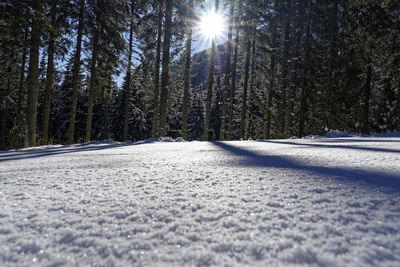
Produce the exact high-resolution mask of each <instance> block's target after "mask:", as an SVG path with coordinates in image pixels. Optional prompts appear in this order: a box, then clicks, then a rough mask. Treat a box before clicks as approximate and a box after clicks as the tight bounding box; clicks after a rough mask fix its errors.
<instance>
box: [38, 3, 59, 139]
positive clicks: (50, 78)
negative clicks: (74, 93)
mask: <svg viewBox="0 0 400 267" xmlns="http://www.w3.org/2000/svg"><path fill="white" fill-rule="evenodd" d="M56 9H57V0H53V1H52V2H51V9H50V20H51V30H50V40H49V47H48V52H47V74H46V88H45V93H44V110H43V113H44V114H43V141H42V144H43V145H47V144H48V138H49V120H50V100H51V95H52V91H53V84H54V50H55V49H54V42H55V40H54V39H55V30H56V29H55V25H56Z"/></svg>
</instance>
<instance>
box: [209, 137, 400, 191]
mask: <svg viewBox="0 0 400 267" xmlns="http://www.w3.org/2000/svg"><path fill="white" fill-rule="evenodd" d="M284 143H285V142H284ZM213 144H214V145H216V146H218V147H220V148H222V149H224V150H226V151H228V152H229V153H230V154H233V155H235V156H239V157H241V159H235V160H234V162H232V165H238V164H240V165H242V166H250V167H260V168H282V169H292V170H295V171H306V172H309V173H312V174H316V175H324V176H329V177H332V178H336V179H340V180H344V181H353V182H362V183H365V184H367V185H369V186H374V187H385V188H389V189H395V190H396V191H400V176H399V174H390V173H382V172H376V171H372V170H355V169H350V168H343V167H324V166H312V165H306V164H302V163H299V162H296V161H293V160H292V159H289V158H287V157H283V156H278V155H260V154H258V153H256V152H254V151H251V150H247V149H243V148H240V147H237V146H233V145H230V144H228V143H227V142H213ZM294 145H297V143H295V144H294ZM338 147H339V148H343V147H340V146H338Z"/></svg>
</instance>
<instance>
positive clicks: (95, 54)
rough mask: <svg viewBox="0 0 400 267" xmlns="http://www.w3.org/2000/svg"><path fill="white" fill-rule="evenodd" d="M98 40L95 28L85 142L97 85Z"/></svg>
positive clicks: (89, 135)
mask: <svg viewBox="0 0 400 267" xmlns="http://www.w3.org/2000/svg"><path fill="white" fill-rule="evenodd" d="M98 27H99V26H98ZM99 38H100V29H99V28H97V27H96V26H95V30H94V36H93V48H92V62H91V65H90V82H89V103H88V112H87V119H86V134H85V141H86V142H87V141H90V140H91V131H92V118H93V102H94V95H95V92H96V83H97V73H96V72H97V69H96V67H97V66H96V65H97V57H98V54H99Z"/></svg>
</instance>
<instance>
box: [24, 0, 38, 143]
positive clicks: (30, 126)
mask: <svg viewBox="0 0 400 267" xmlns="http://www.w3.org/2000/svg"><path fill="white" fill-rule="evenodd" d="M32 8H33V10H34V12H35V14H34V15H33V17H32V33H31V45H30V54H29V72H28V102H27V107H26V116H27V119H26V128H27V135H26V136H27V144H26V146H27V147H31V146H36V116H37V102H38V87H39V80H38V76H39V47H40V22H39V17H40V16H39V14H38V13H40V12H41V1H40V0H35V1H33V3H32Z"/></svg>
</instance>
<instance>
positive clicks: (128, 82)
mask: <svg viewBox="0 0 400 267" xmlns="http://www.w3.org/2000/svg"><path fill="white" fill-rule="evenodd" d="M131 4H132V6H131V12H133V1H132V3H131ZM132 43H133V14H131V18H130V26H129V47H128V66H127V67H126V81H125V88H124V89H125V95H124V133H123V138H122V141H124V142H125V141H126V140H128V125H129V114H130V109H129V100H130V98H131V66H132Z"/></svg>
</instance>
